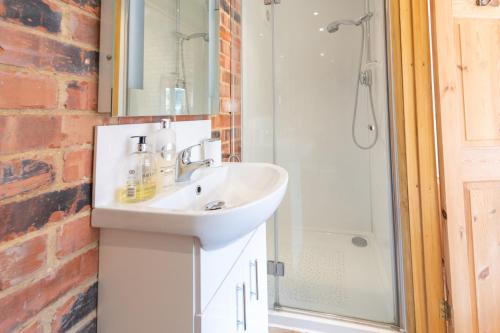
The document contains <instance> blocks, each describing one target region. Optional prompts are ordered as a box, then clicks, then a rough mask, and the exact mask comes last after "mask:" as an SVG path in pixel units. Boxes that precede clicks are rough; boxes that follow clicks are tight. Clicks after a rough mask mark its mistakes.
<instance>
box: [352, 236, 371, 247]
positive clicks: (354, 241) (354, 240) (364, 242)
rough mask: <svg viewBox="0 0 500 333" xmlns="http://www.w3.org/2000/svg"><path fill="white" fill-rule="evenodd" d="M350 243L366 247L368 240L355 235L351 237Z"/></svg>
mask: <svg viewBox="0 0 500 333" xmlns="http://www.w3.org/2000/svg"><path fill="white" fill-rule="evenodd" d="M352 244H353V245H354V246H357V247H367V246H368V241H367V240H366V239H364V238H363V237H359V236H356V237H353V238H352Z"/></svg>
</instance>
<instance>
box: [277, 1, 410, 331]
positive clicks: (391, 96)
mask: <svg viewBox="0 0 500 333" xmlns="http://www.w3.org/2000/svg"><path fill="white" fill-rule="evenodd" d="M392 2H394V1H393V0H384V7H385V36H386V38H385V41H386V47H385V49H386V63H387V66H386V68H387V78H388V80H387V82H386V84H387V90H386V91H387V93H388V96H387V97H388V102H389V103H388V104H389V105H388V124H387V125H388V133H389V140H388V145H389V147H388V149H389V151H390V161H389V165H390V170H389V171H390V174H391V193H392V198H391V200H392V216H393V229H394V231H393V232H394V243H395V244H394V251H395V259H396V260H395V264H396V267H395V272H396V274H395V278H396V284H397V290H396V292H395V299H394V304H395V309H396V323H395V324H386V323H380V322H376V321H372V320H365V319H359V318H353V317H348V316H343V315H336V314H332V313H324V312H318V311H313V310H304V309H297V308H293V307H288V306H284V305H281V304H280V303H279V284H280V282H279V279H280V278H281V277H280V276H278V275H275V276H274V279H273V280H274V285H275V292H274V296H275V299H274V306H273V309H274V310H275V311H286V312H291V313H297V314H305V315H313V316H317V317H322V318H326V319H333V320H340V321H346V322H351V323H356V324H362V325H365V326H371V327H374V328H385V329H390V330H395V331H403V332H404V331H406V330H407V316H408V311H411V310H410V309H408V308H407V306H406V304H407V299H406V297H407V294H408V293H411V292H412V291H411V290H408V288H407V286H406V285H405V274H409V273H407V272H406V273H405V269H404V263H403V257H404V255H403V254H404V253H405V251H404V248H405V247H407V246H408V245H407V244H404V243H403V236H402V233H403V230H402V224H401V216H402V215H404V216H408V214H402V210H403V209H405V208H403V207H401V198H402V197H403V196H404V195H403V193H402V190H401V188H400V184H399V179H400V170H402V166H401V165H400V163H399V159H398V156H399V152H398V146H399V145H398V143H399V140H400V137H399V133H398V129H397V126H396V124H397V119H396V118H397V117H398V114H397V113H398V112H401V111H402V110H397V109H396V100H395V99H396V97H395V90H396V88H395V87H394V81H395V77H396V75H397V74H396V73H395V66H394V59H393V57H394V54H395V50H394V47H395V46H394V40H393V36H394V31H395V30H396V29H398V28H399V27H398V28H397V27H396V22H395V21H396V20H395V16H396V15H399V14H396V13H393V12H392V8H393V7H394V6H392ZM270 6H271V8H272V15H271V17H272V18H271V20H272V26H273V35H275V29H276V25H275V6H279V4H276V3H275V2H274V1H272V2H271V3H270ZM272 52H273V57H272V58H273V60H272V61H273V68H275V66H274V55H275V54H276V50H275V43H273V51H272ZM275 77H276V74H275V73H274V72H273V81H275ZM276 103H277V101H276V98H274V106H273V126H275V125H274V124H275V120H276V119H275V112H276V107H277V104H276ZM273 133H274V134H273V135H275V133H276V129H275V128H274V127H273ZM275 152H276V137H274V139H273V154H274V162H276V155H275ZM277 214H278V213H276V216H277ZM276 216H275V217H274V219H273V220H274V235H273V236H274V245H275V246H274V262H275V263H277V262H279V251H278V242H279V230H278V222H276V221H277V219H276Z"/></svg>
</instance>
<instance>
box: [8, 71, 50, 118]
mask: <svg viewBox="0 0 500 333" xmlns="http://www.w3.org/2000/svg"><path fill="white" fill-rule="evenodd" d="M57 92H58V90H57V81H56V79H55V78H54V77H52V76H48V75H40V74H34V73H29V74H28V73H11V72H0V108H2V109H33V108H36V109H54V108H56V107H57Z"/></svg>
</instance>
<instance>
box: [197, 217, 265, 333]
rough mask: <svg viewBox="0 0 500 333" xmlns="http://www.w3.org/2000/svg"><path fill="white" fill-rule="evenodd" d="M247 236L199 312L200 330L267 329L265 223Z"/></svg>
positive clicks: (209, 332)
mask: <svg viewBox="0 0 500 333" xmlns="http://www.w3.org/2000/svg"><path fill="white" fill-rule="evenodd" d="M251 237H252V238H251V240H250V241H249V243H248V245H247V246H246V248H245V250H244V251H243V253H242V255H241V256H240V258H239V259H238V261H237V263H236V264H235V266H234V267H233V269H232V270H231V272H230V274H229V275H228V276H227V278H226V279H225V281H224V283H223V284H222V285H221V286H220V288H219V289H218V290H217V291H216V293H215V295H214V296H213V298H212V299H211V300H209V303H208V305H207V308H206V310H205V311H204V312H203V314H202V315H201V332H202V333H239V332H245V333H263V332H267V330H268V320H267V285H266V283H267V277H266V274H267V272H266V269H265V268H266V227H265V225H262V226H261V227H260V228H259V229H258V230H256V231H255V232H254V233H253V235H252V236H251Z"/></svg>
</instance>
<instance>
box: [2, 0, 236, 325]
mask: <svg viewBox="0 0 500 333" xmlns="http://www.w3.org/2000/svg"><path fill="white" fill-rule="evenodd" d="M232 1H233V9H234V10H233V11H232V14H231V15H230V12H231V10H230V9H231V3H229V0H221V9H222V10H221V21H222V25H223V29H221V55H220V64H221V68H222V70H221V113H220V115H218V116H213V117H211V120H212V124H213V128H214V132H215V133H214V134H215V135H219V136H220V137H221V138H222V139H223V142H224V143H223V146H224V154H225V156H226V157H227V155H228V153H229V142H228V140H229V130H230V115H229V109H228V107H229V101H230V100H231V98H232V99H235V98H236V99H239V85H240V83H239V52H238V51H236V52H235V51H234V48H235V47H239V43H240V41H239V39H240V28H239V22H240V18H239V14H238V13H239V9H238V8H239V4H238V3H237V2H239V0H232ZM235 1H237V2H235ZM235 4H236V5H235ZM99 15H100V0H0V333H5V332H24V333H49V332H66V331H69V332H80V333H91V332H96V325H97V324H96V323H97V319H96V304H97V296H96V295H97V282H98V243H97V241H98V230H95V229H92V228H91V227H90V211H91V210H90V204H91V197H92V195H91V191H92V186H91V183H92V163H93V160H92V158H93V144H94V128H95V126H96V125H107V124H118V123H140V122H151V121H157V120H158V118H157V117H141V118H121V119H118V118H111V117H109V116H108V115H101V114H98V113H97V112H96V111H97V82H98V76H97V73H98V44H99V22H100V19H99ZM231 34H232V35H233V37H234V38H232V37H231ZM234 104H235V105H236V109H237V111H239V102H237V103H234ZM192 119H207V117H203V116H201V117H186V116H184V117H177V118H176V119H175V120H179V121H182V120H192ZM239 119H240V117H239V115H238V117H237V127H238V131H237V146H236V150H237V152H239V151H240V149H239V127H240V123H239V121H240V120H239Z"/></svg>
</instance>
